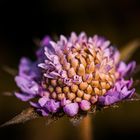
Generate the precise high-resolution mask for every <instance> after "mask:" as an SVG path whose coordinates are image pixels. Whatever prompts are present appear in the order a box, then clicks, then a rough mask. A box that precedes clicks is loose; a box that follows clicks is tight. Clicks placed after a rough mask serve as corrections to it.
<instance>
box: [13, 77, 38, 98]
mask: <svg viewBox="0 0 140 140" xmlns="http://www.w3.org/2000/svg"><path fill="white" fill-rule="evenodd" d="M15 81H16V83H17V86H18V87H19V88H20V89H21V90H22V91H23V92H25V93H28V94H31V95H36V94H38V93H39V86H38V84H37V83H36V82H35V81H33V80H31V79H27V78H24V77H21V76H16V77H15Z"/></svg>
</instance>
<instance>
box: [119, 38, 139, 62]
mask: <svg viewBox="0 0 140 140" xmlns="http://www.w3.org/2000/svg"><path fill="white" fill-rule="evenodd" d="M139 47H140V39H136V40H134V41H132V42H130V43H128V44H127V45H126V46H124V47H122V49H121V50H120V52H121V60H123V61H128V60H130V59H131V57H132V56H133V54H134V53H135V52H136V50H137V49H138V48H139Z"/></svg>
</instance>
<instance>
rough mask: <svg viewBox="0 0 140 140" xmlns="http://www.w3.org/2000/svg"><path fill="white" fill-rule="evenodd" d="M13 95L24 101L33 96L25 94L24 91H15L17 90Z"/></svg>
mask: <svg viewBox="0 0 140 140" xmlns="http://www.w3.org/2000/svg"><path fill="white" fill-rule="evenodd" d="M15 96H16V97H17V98H19V99H20V100H22V101H24V102H26V101H28V100H30V99H32V98H34V96H32V95H29V94H25V93H17V92H16V93H15Z"/></svg>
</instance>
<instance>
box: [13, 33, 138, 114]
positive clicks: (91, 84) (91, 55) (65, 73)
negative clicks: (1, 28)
mask: <svg viewBox="0 0 140 140" xmlns="http://www.w3.org/2000/svg"><path fill="white" fill-rule="evenodd" d="M40 46H41V47H40V48H39V50H38V51H37V52H36V56H37V60H36V61H35V62H31V61H30V60H28V59H27V58H22V59H21V61H20V65H19V73H18V75H17V76H16V77H15V81H16V84H17V86H18V87H19V89H20V91H19V92H18V93H15V95H16V96H17V98H19V99H21V100H22V101H29V103H30V105H31V106H33V107H34V108H36V110H37V112H39V113H41V115H42V116H48V115H49V114H52V113H53V114H54V113H58V112H60V111H62V110H63V112H64V113H65V114H67V115H68V116H70V117H73V116H75V115H77V114H78V113H80V110H82V111H86V112H88V111H90V110H91V108H92V107H93V106H96V105H97V106H98V105H100V106H107V105H111V104H114V103H116V102H119V101H122V100H125V99H128V98H131V97H132V95H133V94H134V92H135V89H133V88H132V84H133V80H132V79H130V80H129V79H128V80H126V79H125V78H126V77H127V76H130V74H131V73H132V72H133V71H134V68H135V66H136V63H135V62H130V63H129V64H126V63H125V62H122V61H120V53H119V51H118V50H117V49H116V48H115V47H113V46H111V45H110V41H108V40H106V39H105V38H103V37H99V36H97V35H95V36H93V37H87V35H86V34H85V33H84V32H82V33H81V34H80V35H76V33H74V32H73V33H72V34H71V36H70V37H68V38H66V37H65V36H63V35H61V36H60V39H59V40H58V41H57V42H54V41H52V40H51V39H50V38H49V37H48V36H46V37H45V38H44V39H43V40H42V41H41V42H40ZM31 99H37V101H36V102H32V101H30V100H31Z"/></svg>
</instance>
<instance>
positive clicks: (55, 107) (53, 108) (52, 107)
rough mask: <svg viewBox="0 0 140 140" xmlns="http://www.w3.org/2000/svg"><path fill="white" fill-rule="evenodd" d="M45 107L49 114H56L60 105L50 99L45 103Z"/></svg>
mask: <svg viewBox="0 0 140 140" xmlns="http://www.w3.org/2000/svg"><path fill="white" fill-rule="evenodd" d="M45 107H46V109H47V110H48V111H49V112H52V113H56V112H57V111H58V109H59V107H60V103H59V102H55V101H54V100H53V99H51V100H49V101H47V103H46V105H45Z"/></svg>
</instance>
